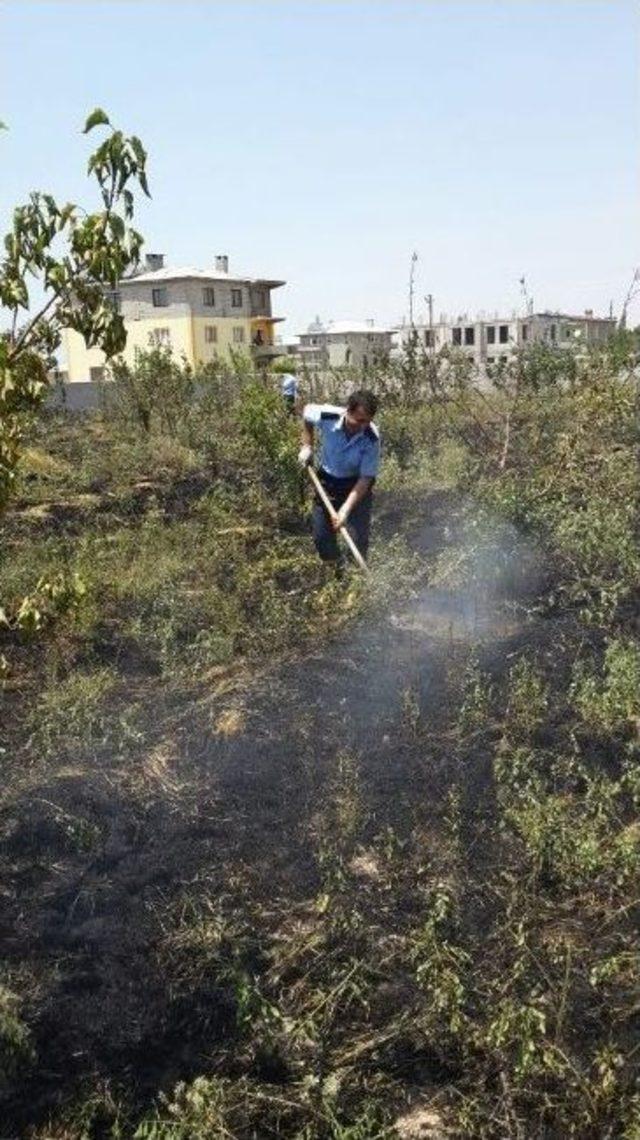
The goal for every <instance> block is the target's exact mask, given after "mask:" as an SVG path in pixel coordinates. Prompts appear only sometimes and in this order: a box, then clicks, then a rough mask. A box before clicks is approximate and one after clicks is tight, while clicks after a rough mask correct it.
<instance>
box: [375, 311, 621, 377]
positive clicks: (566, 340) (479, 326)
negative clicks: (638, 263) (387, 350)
mask: <svg viewBox="0 0 640 1140" xmlns="http://www.w3.org/2000/svg"><path fill="white" fill-rule="evenodd" d="M615 327H616V321H615V319H614V318H613V317H596V316H594V314H593V310H592V309H587V310H586V311H585V312H584V313H583V314H582V315H575V314H571V313H558V312H539V313H533V312H532V313H529V314H528V315H527V316H526V317H523V316H517V315H516V314H515V313H512V314H511V316H510V317H501V316H500V315H499V314H498V313H494V314H492V315H487V314H485V313H482V314H478V316H476V317H475V318H471V319H470V318H469V316H468V314H467V313H463V314H461V315H459V316H457V317H456V318H455V319H454V318H451V317H447V316H446V315H444V314H442V315H441V316H440V318H439V319H438V320H437V321H434V322H432V323H429V324H426V323H422V324H418V325H414V326H413V327H411V326H410V325H403V326H401V327H400V328H398V329H396V331H395V347H396V348H403V347H404V346H406V344H407V343H408V342H409V341H410V340H411V338H412V337H415V339H416V342H417V344H418V346H419V347H420V348H422V349H424V350H425V351H427V352H429V351H432V352H438V351H439V350H441V349H443V348H448V349H456V350H458V351H459V352H462V353H464V355H465V356H468V357H470V358H471V359H472V360H473V361H474V363H475V364H476V365H478V366H479V367H483V366H485V365H487V364H489V365H491V364H494V363H498V362H499V361H500V359H501V358H503V357H506V356H509V355H510V354H511V353H512V352H513V351H514V349H519V348H525V347H526V346H527V345H528V344H546V345H548V346H549V347H551V348H561V349H572V350H576V349H578V348H581V347H582V346H586V345H594V344H601V343H603V342H604V341H605V340H607V339H608V338H609V337H610V336H611V335H612V333H613V332H614V331H615Z"/></svg>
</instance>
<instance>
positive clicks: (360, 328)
mask: <svg viewBox="0 0 640 1140" xmlns="http://www.w3.org/2000/svg"><path fill="white" fill-rule="evenodd" d="M391 331H392V330H391V329H390V328H383V327H382V326H381V325H370V324H367V322H366V321H329V323H328V324H327V325H324V327H318V326H317V325H314V327H313V328H312V327H311V326H309V328H308V329H307V330H306V331H305V332H303V333H301V334H300V335H301V336H331V335H335V336H345V335H346V334H348V333H378V335H382V336H387V335H388V334H389V333H390V332H391Z"/></svg>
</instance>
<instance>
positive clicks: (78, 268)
mask: <svg viewBox="0 0 640 1140" xmlns="http://www.w3.org/2000/svg"><path fill="white" fill-rule="evenodd" d="M99 126H102V127H106V128H107V130H108V134H107V137H106V138H105V140H104V141H103V142H102V143H101V144H100V146H98V148H97V149H96V150H95V151H94V152H93V154H92V155H91V156H90V158H89V164H88V174H89V175H91V176H93V177H94V178H95V179H96V181H97V183H98V187H99V191H100V197H101V199H102V202H101V206H100V208H99V209H97V210H96V211H95V212H93V213H87V212H86V211H85V210H83V209H82V208H81V207H80V206H77V205H74V204H73V203H72V202H67V203H66V204H65V205H62V206H60V205H59V204H58V203H57V202H56V201H55V199H54V198H53V197H52V195H51V194H44V193H39V192H38V193H33V194H31V195H30V198H29V201H28V202H27V203H26V204H25V205H22V206H18V207H17V208H16V209H15V210H14V214H13V224H12V226H11V229H10V230H9V232H8V233H7V235H6V237H5V239H4V249H5V256H4V258H3V260H2V261H1V262H0V309H2V310H6V312H7V313H8V316H9V329H8V331H6V332H4V333H2V335H1V336H0V512H1V511H2V510H3V509H4V507H5V506H6V503H7V500H8V498H9V496H10V494H11V489H12V486H13V483H14V481H15V473H16V467H17V463H18V457H19V450H20V442H21V439H22V434H23V432H24V428H25V425H26V423H27V422H28V420H29V417H30V416H31V415H32V414H33V413H34V412H35V411H36V410H37V408H38V407H39V406H40V404H41V402H42V400H43V399H44V397H45V395H46V391H47V387H48V370H49V368H50V366H51V364H52V362H53V358H54V353H55V352H56V350H57V349H58V348H59V347H60V343H61V339H62V330H63V329H64V328H71V329H75V330H76V331H77V332H79V333H80V334H81V335H82V336H83V337H84V339H85V342H86V344H87V345H88V346H96V347H98V348H100V349H102V351H103V352H104V353H105V354H106V356H107V357H112V356H114V355H115V354H116V353H118V352H121V351H122V349H123V348H124V346H125V343H126V333H125V328H124V323H123V320H122V317H121V316H120V314H119V313H118V311H117V307H116V306H115V304H114V301H113V290H115V289H116V288H117V285H118V281H119V280H120V278H121V277H122V276H123V275H124V274H125V273H126V272H127V270H129V269H131V268H132V267H133V266H135V265H136V263H137V262H138V260H139V256H140V250H141V247H142V237H141V235H140V234H139V233H138V232H137V231H136V230H135V229H133V227H132V226H131V225H130V222H131V219H132V218H133V211H134V194H133V191H132V189H131V187H132V185H135V184H137V186H138V187H139V188H140V189H141V190H142V192H143V193H144V194H146V195H147V196H149V189H148V186H147V179H146V161H147V155H146V151H145V149H144V147H143V145H142V143H141V142H140V139H138V138H136V137H135V136H131V137H130V138H127V137H125V136H124V135H123V133H122V131H118V130H115V129H114V128H113V127H112V126H111V124H110V122H109V119H108V117H107V115H106V114H105V113H104V111H102V110H100V109H99V108H98V109H96V110H95V111H93V112H92V113H91V114H90V115H89V117H88V119H87V121H86V123H85V126H84V133H85V134H87V133H88V132H89V131H92V130H93V129H94V128H95V127H99ZM34 286H35V288H36V290H37V291H38V292H41V293H42V294H43V299H42V302H41V304H40V308H39V309H38V310H37V311H36V312H35V314H33V315H30V309H31V292H32V291H33V289H34ZM21 320H24V323H23V324H21Z"/></svg>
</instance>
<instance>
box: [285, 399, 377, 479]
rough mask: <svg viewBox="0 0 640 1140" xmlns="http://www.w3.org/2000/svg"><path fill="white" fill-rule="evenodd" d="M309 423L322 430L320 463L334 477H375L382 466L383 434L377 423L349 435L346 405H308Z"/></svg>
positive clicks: (307, 415)
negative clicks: (381, 437)
mask: <svg viewBox="0 0 640 1140" xmlns="http://www.w3.org/2000/svg"><path fill="white" fill-rule="evenodd" d="M302 415H303V419H304V421H305V423H308V424H309V425H311V426H312V427H315V428H317V429H318V431H319V433H320V466H321V468H322V470H323V471H326V472H327V474H328V475H333V477H334V479H359V478H361V477H362V478H368V479H373V478H375V476H376V475H377V474H378V468H379V466H380V433H379V432H378V429H377V427H376V426H375V424H369V426H368V427H366V428H363V429H362V430H361V431H357V432H356V433H355V435H347V433H346V431H345V430H344V408H337V407H334V405H333V404H307V405H306V407H305V409H304V412H303V413H302Z"/></svg>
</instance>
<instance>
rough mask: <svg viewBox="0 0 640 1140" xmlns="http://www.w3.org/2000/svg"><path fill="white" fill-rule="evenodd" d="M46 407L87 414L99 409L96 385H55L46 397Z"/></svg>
mask: <svg viewBox="0 0 640 1140" xmlns="http://www.w3.org/2000/svg"><path fill="white" fill-rule="evenodd" d="M46 403H47V407H48V408H55V409H56V410H59V411H62V410H66V411H68V412H88V411H92V410H93V409H94V408H99V407H100V388H99V385H98V384H91V383H88V384H82V383H76V384H68V383H67V384H62V385H60V384H57V385H56V386H55V388H52V389H51V391H50V393H49V395H48V396H47V401H46Z"/></svg>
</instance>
